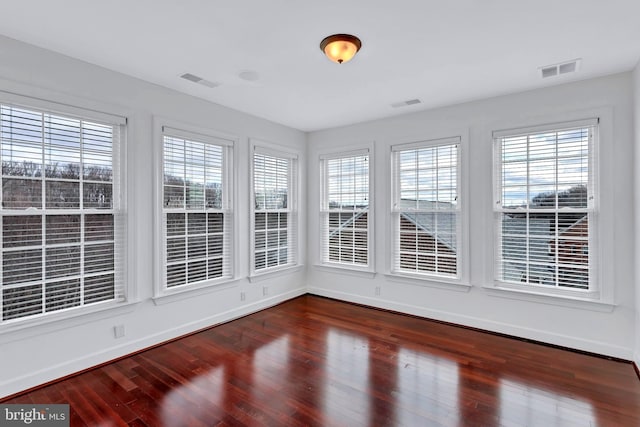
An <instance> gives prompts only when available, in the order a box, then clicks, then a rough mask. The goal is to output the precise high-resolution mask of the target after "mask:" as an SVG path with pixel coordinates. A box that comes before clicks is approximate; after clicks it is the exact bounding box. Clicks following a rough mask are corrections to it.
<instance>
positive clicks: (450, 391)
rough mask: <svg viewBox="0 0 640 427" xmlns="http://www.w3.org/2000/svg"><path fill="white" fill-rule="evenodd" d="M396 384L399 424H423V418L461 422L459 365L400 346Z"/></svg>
mask: <svg viewBox="0 0 640 427" xmlns="http://www.w3.org/2000/svg"><path fill="white" fill-rule="evenodd" d="M397 369H398V385H397V387H396V390H397V391H396V393H395V396H396V407H397V408H398V409H397V410H396V421H397V424H398V425H403V426H411V425H420V423H421V422H424V419H425V418H426V419H430V420H433V421H434V423H437V424H443V425H456V424H457V423H458V365H457V364H456V363H454V362H452V361H450V360H447V359H444V358H439V357H436V356H433V355H431V354H424V353H420V352H418V351H414V350H408V349H404V348H400V350H399V351H398V363H397Z"/></svg>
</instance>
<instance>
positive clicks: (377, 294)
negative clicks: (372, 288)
mask: <svg viewBox="0 0 640 427" xmlns="http://www.w3.org/2000/svg"><path fill="white" fill-rule="evenodd" d="M376 296H380V286H376Z"/></svg>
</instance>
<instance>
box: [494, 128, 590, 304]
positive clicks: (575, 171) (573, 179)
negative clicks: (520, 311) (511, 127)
mask: <svg viewBox="0 0 640 427" xmlns="http://www.w3.org/2000/svg"><path fill="white" fill-rule="evenodd" d="M596 131H597V120H592V121H584V122H574V123H566V124H559V125H554V126H545V127H539V128H533V129H523V130H515V131H503V132H495V133H494V139H495V153H496V163H497V168H496V172H497V174H496V180H495V182H496V200H495V210H496V220H497V231H498V233H497V236H498V242H497V245H496V247H497V253H496V260H497V265H496V274H497V277H496V278H497V280H498V281H499V282H501V283H503V284H507V285H514V286H520V287H525V288H529V289H531V288H535V289H538V290H543V291H544V290H553V291H554V292H557V291H560V292H562V291H572V292H585V291H593V290H595V289H594V287H595V285H594V280H593V279H594V278H593V274H592V273H591V271H592V268H591V266H592V265H593V262H594V260H593V257H594V253H593V251H592V250H591V248H593V247H594V245H593V244H592V241H593V238H594V236H595V234H596V233H595V231H594V230H595V226H596V224H595V216H594V210H595V207H596V206H597V192H596V191H595V185H594V181H595V179H594V177H595V173H594V172H595V171H594V160H593V158H594V150H595V138H596V134H597V132H596Z"/></svg>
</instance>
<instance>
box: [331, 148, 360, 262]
mask: <svg viewBox="0 0 640 427" xmlns="http://www.w3.org/2000/svg"><path fill="white" fill-rule="evenodd" d="M322 170H323V191H322V194H323V200H322V210H321V223H322V239H323V245H322V260H323V262H325V263H327V262H328V263H338V264H346V265H353V266H361V267H367V266H369V264H370V261H369V252H370V250H369V234H370V233H369V201H370V194H369V153H368V151H365V152H361V153H348V154H346V155H343V156H340V157H328V158H323V159H322Z"/></svg>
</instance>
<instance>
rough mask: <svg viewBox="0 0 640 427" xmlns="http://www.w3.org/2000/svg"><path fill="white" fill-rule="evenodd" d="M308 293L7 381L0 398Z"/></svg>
mask: <svg viewBox="0 0 640 427" xmlns="http://www.w3.org/2000/svg"><path fill="white" fill-rule="evenodd" d="M306 293H307V290H306V289H305V288H299V289H295V290H292V291H289V292H285V293H283V294H279V295H275V296H272V297H269V298H265V299H263V300H260V301H257V302H255V303H251V304H247V305H244V306H242V307H238V308H235V309H232V310H229V311H225V312H223V313H219V314H216V315H213V316H209V317H206V318H203V319H200V320H198V321H194V322H189V323H186V324H183V325H180V326H177V327H174V328H172V329H169V330H166V331H162V332H160V333H157V334H154V335H150V336H146V337H144V338H141V339H138V340H134V341H130V342H127V343H126V344H123V345H119V346H114V347H111V348H109V349H106V350H104V351H99V352H96V353H93V354H88V355H84V356H82V357H79V358H76V359H73V360H70V361H67V362H65V363H61V364H58V365H55V366H48V367H46V368H44V369H40V370H38V371H35V372H31V373H29V374H27V375H23V376H21V377H17V378H12V379H11V380H10V381H7V382H2V383H0V398H2V396H10V395H13V394H16V393H19V392H21V391H23V390H28V389H30V388H32V387H36V386H38V385H40V384H45V383H47V382H50V381H53V380H56V379H58V378H63V377H65V376H68V375H72V374H74V373H76V372H80V371H83V370H85V369H89V368H92V367H94V366H97V365H100V364H102V363H105V362H109V361H110V360H114V359H118V358H120V357H123V356H126V355H128V354H132V353H135V352H137V351H140V350H143V349H145V348H149V347H152V346H154V345H158V344H160V343H163V342H165V341H169V340H172V339H174V338H177V337H180V336H183V335H187V334H189V333H192V332H194V331H198V330H200V329H204V328H207V327H210V326H215V325H219V324H221V323H224V322H228V321H231V320H234V319H237V318H240V317H243V316H246V315H248V314H251V313H255V312H258V311H261V310H264V309H266V308H269V307H272V306H274V305H277V304H280V303H282V302H284V301H287V300H290V299H293V298H296V297H298V296H300V295H304V294H306Z"/></svg>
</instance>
